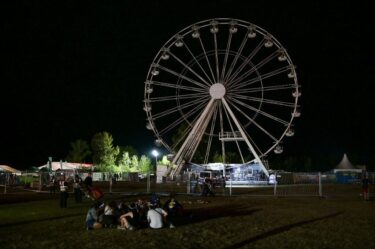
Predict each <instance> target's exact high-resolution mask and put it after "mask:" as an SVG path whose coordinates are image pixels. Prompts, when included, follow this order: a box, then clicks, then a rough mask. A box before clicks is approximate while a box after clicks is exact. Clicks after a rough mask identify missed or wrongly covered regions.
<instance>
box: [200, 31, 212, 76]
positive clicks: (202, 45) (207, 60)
mask: <svg viewBox="0 0 375 249" xmlns="http://www.w3.org/2000/svg"><path fill="white" fill-rule="evenodd" d="M199 43H200V45H201V48H202V51H203V54H204V57H205V58H206V62H207V66H208V68H209V70H210V72H211V76H212V80H213V81H212V82H216V81H215V75H214V72H213V71H212V67H211V63H210V60H209V59H208V56H207V51H206V49H205V47H204V44H203V42H202V39H201V37H199Z"/></svg>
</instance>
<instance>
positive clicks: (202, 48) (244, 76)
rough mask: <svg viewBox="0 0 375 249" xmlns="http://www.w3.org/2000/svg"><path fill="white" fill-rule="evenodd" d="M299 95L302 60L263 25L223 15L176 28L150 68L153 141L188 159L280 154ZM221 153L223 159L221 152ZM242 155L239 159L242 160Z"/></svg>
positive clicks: (178, 159) (147, 102) (177, 159)
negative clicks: (297, 60)
mask: <svg viewBox="0 0 375 249" xmlns="http://www.w3.org/2000/svg"><path fill="white" fill-rule="evenodd" d="M300 96H301V92H300V86H299V84H298V81H297V75H296V67H295V65H294V64H293V63H292V60H291V58H290V56H289V54H288V53H287V51H286V49H285V48H284V47H283V46H282V45H281V43H280V42H279V41H278V40H277V39H276V38H275V37H274V36H272V35H271V34H270V33H269V32H267V31H266V30H264V29H262V28H261V27H259V26H257V25H255V24H252V23H249V22H246V21H243V20H237V19H229V18H217V19H210V20H204V21H201V22H197V23H195V24H193V25H190V26H188V27H186V28H184V29H182V30H181V31H179V32H178V33H177V34H175V35H173V36H172V37H171V38H170V39H169V40H168V41H167V42H166V43H165V44H164V45H163V46H162V47H161V49H160V50H159V51H158V53H157V54H156V56H155V58H154V60H153V62H152V64H151V66H150V68H149V71H148V74H147V79H146V81H145V90H144V111H145V112H146V114H147V120H148V123H147V126H146V127H147V129H149V130H152V131H153V132H154V134H155V136H156V140H155V143H156V145H158V146H164V147H165V148H166V149H168V150H169V151H170V152H171V153H172V154H173V155H174V157H173V162H172V163H173V164H175V165H176V166H177V167H175V169H174V170H173V172H172V174H177V173H179V171H180V170H181V169H182V167H183V165H184V164H185V163H187V162H192V161H194V162H196V163H208V162H214V161H215V160H220V161H222V162H224V163H225V162H229V161H231V162H233V158H234V157H236V158H237V160H239V161H240V162H242V163H244V162H246V161H250V160H255V161H257V162H258V163H259V164H260V165H261V167H262V168H263V170H264V172H265V173H266V174H267V175H268V172H267V170H266V168H265V167H264V164H263V162H262V158H263V157H265V156H266V155H267V154H268V153H270V152H274V153H277V154H279V153H282V152H283V146H282V140H283V138H285V137H288V136H293V135H294V129H293V120H294V118H296V117H299V116H300V110H299V104H298V99H299V97H300ZM218 158H219V159H218ZM240 162H238V163H240Z"/></svg>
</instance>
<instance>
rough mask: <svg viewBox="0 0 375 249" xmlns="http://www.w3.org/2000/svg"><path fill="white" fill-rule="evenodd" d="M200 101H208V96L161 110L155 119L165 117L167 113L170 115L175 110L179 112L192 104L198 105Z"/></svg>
mask: <svg viewBox="0 0 375 249" xmlns="http://www.w3.org/2000/svg"><path fill="white" fill-rule="evenodd" d="M200 102H207V98H205V97H203V98H200V99H197V100H193V101H189V102H187V103H184V104H182V105H178V106H175V107H172V108H169V109H167V110H165V111H163V112H160V113H157V114H155V115H153V119H154V120H155V119H158V118H161V117H164V116H166V115H170V114H172V113H174V112H177V111H179V110H183V109H186V108H189V107H191V106H195V105H197V103H200Z"/></svg>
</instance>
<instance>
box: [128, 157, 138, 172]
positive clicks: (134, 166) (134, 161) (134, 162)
mask: <svg viewBox="0 0 375 249" xmlns="http://www.w3.org/2000/svg"><path fill="white" fill-rule="evenodd" d="M131 161H132V163H131V167H130V172H139V171H140V169H139V167H138V156H137V155H133V156H132V157H131Z"/></svg>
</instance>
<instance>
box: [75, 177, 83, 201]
mask: <svg viewBox="0 0 375 249" xmlns="http://www.w3.org/2000/svg"><path fill="white" fill-rule="evenodd" d="M81 183H82V179H81V177H79V176H78V175H75V177H74V183H73V190H74V199H75V201H76V203H81V202H82V191H81Z"/></svg>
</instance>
